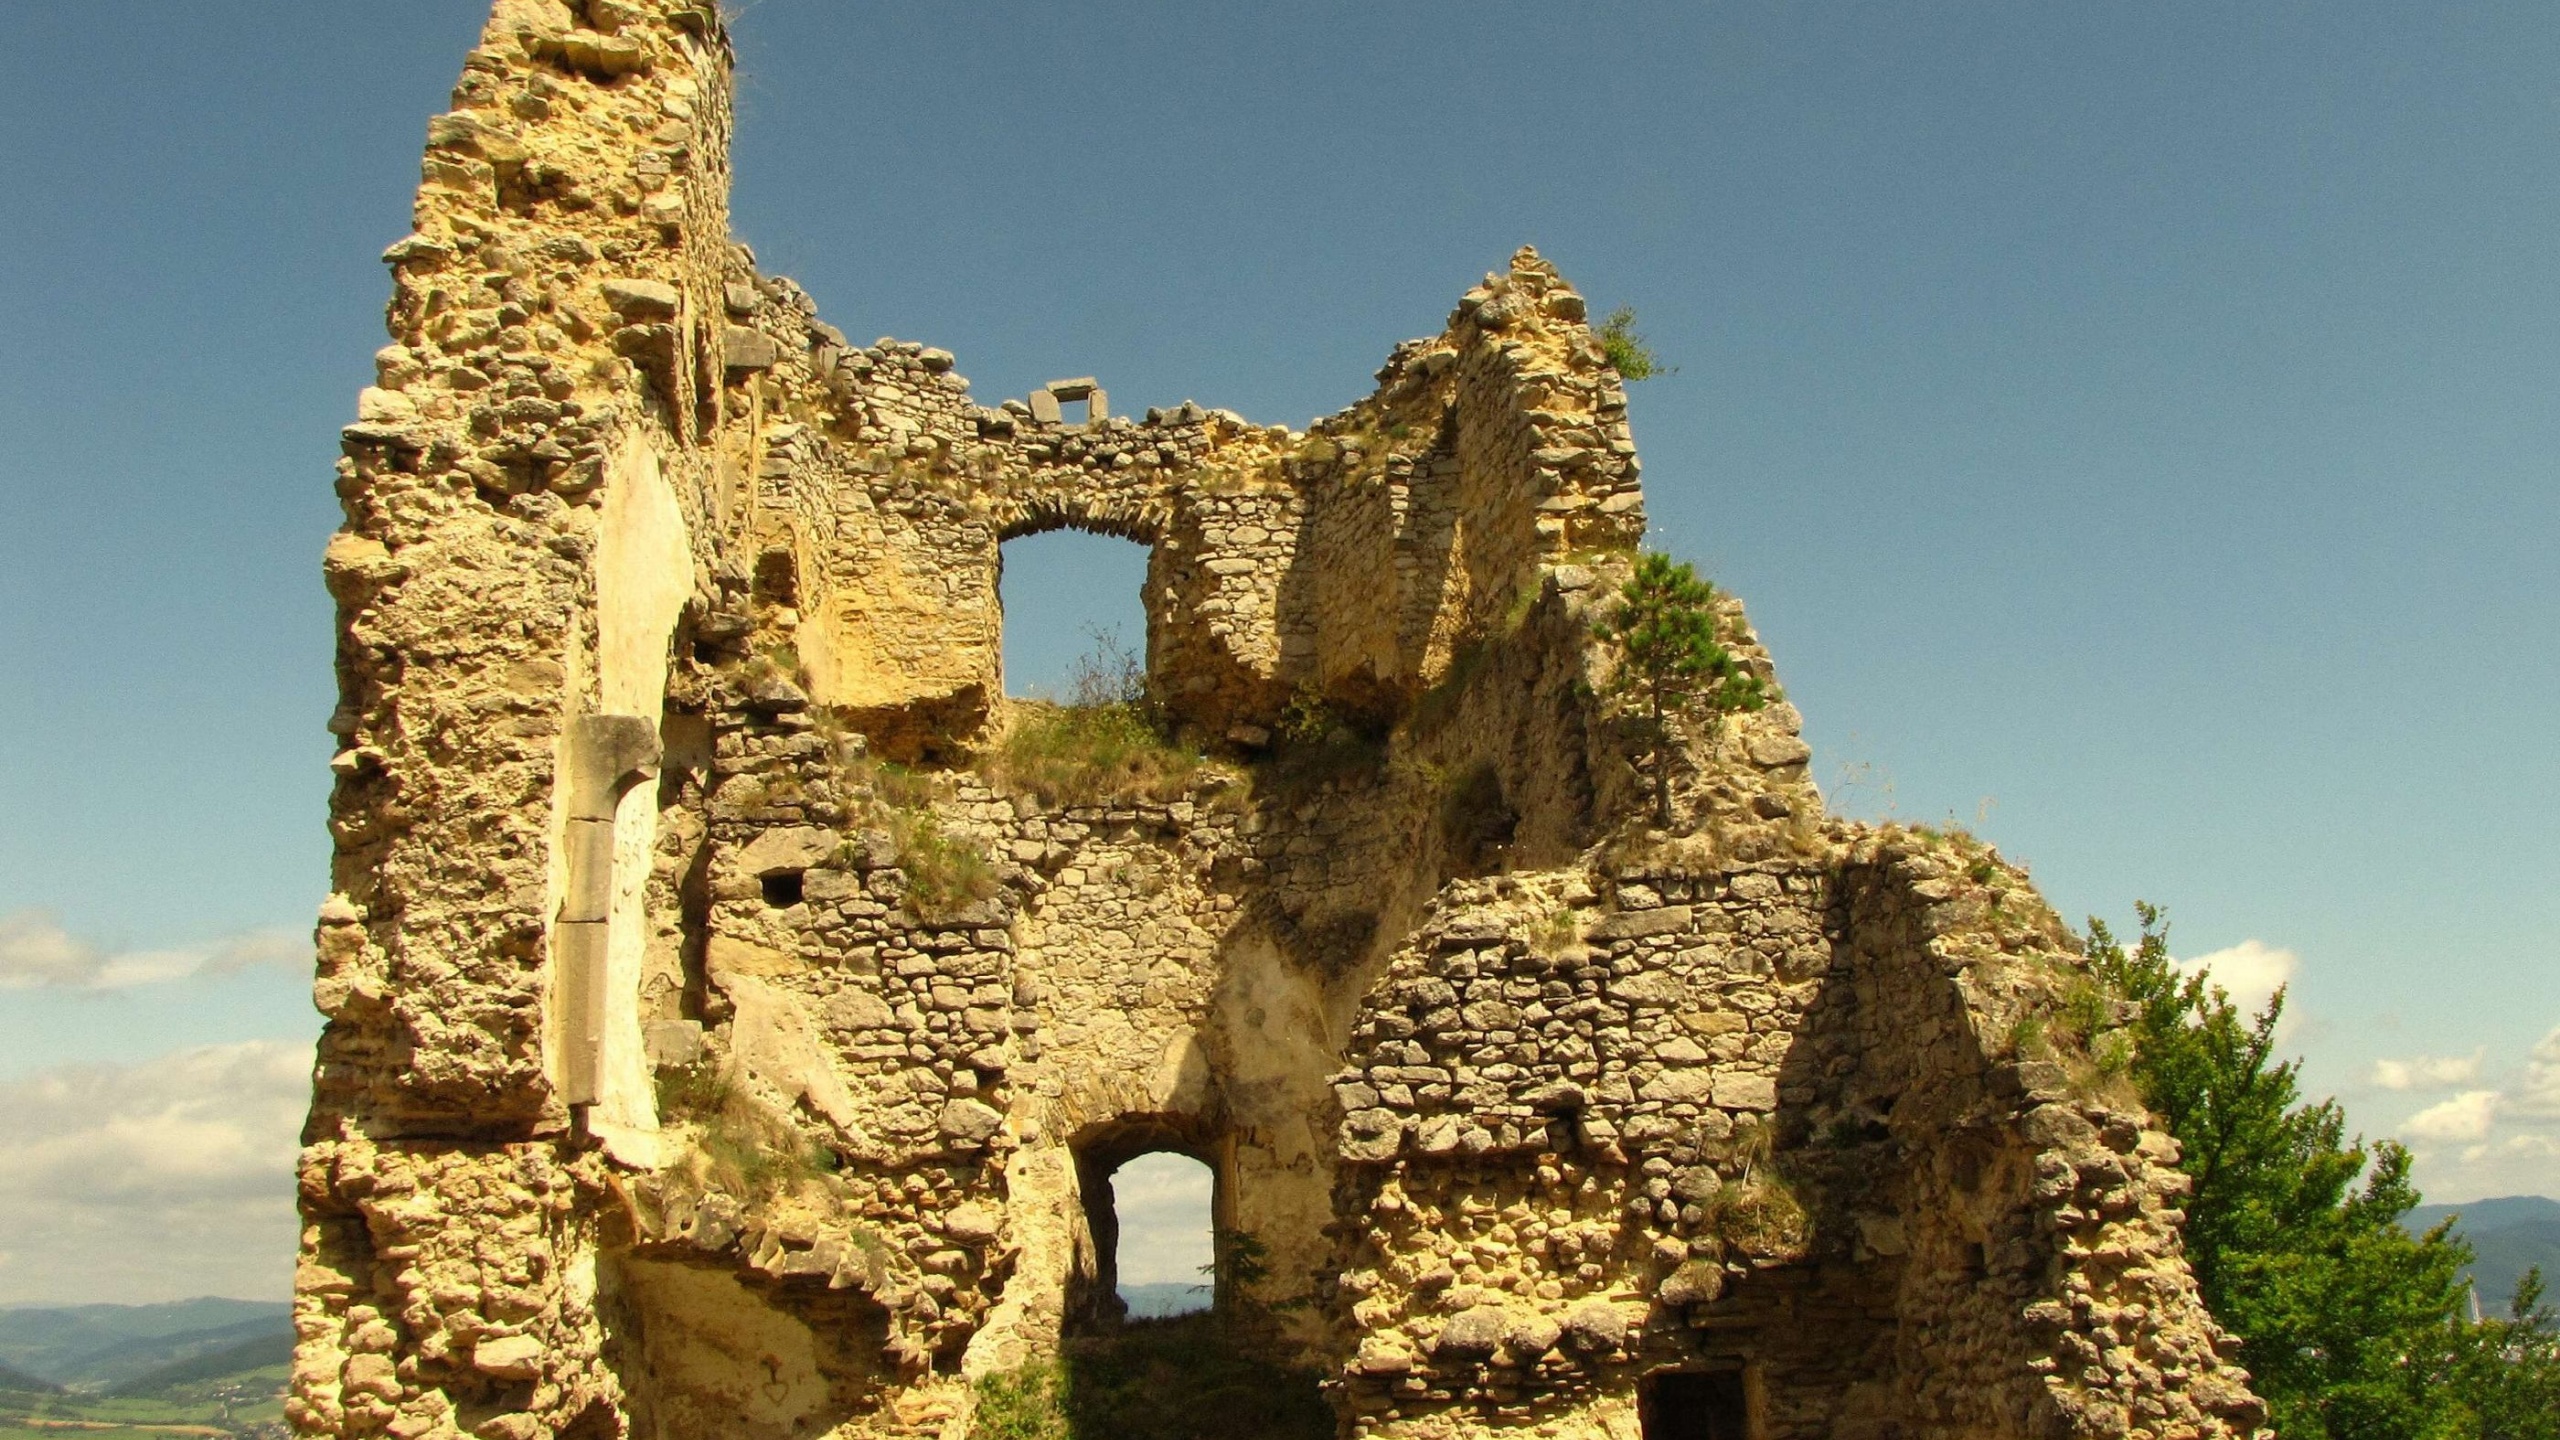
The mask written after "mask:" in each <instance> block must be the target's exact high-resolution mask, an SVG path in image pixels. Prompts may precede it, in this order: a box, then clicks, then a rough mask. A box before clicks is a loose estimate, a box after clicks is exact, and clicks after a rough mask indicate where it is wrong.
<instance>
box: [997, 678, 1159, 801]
mask: <svg viewBox="0 0 2560 1440" xmlns="http://www.w3.org/2000/svg"><path fill="white" fill-rule="evenodd" d="M1204 763H1205V762H1204V761H1203V759H1202V758H1201V756H1200V754H1199V752H1198V751H1195V750H1191V749H1188V748H1186V747H1184V746H1181V745H1177V744H1174V743H1173V742H1172V741H1169V740H1167V739H1165V738H1164V736H1163V735H1162V734H1160V733H1159V732H1158V731H1157V730H1156V729H1155V727H1154V726H1153V725H1150V724H1149V723H1148V722H1147V718H1146V717H1145V716H1144V715H1143V714H1141V713H1140V712H1139V711H1138V709H1137V708H1136V707H1134V706H1129V705H1094V706H1084V705H1049V704H1044V703H1042V702H1039V701H1036V700H1025V701H1016V702H1014V706H1013V714H1012V716H1011V719H1010V723H1009V724H1008V726H1007V728H1006V730H1005V734H1004V738H1003V739H1002V740H1001V741H999V742H998V743H997V745H996V748H995V750H994V752H993V753H992V755H991V756H990V757H989V760H988V763H987V764H986V765H985V766H984V767H983V768H984V769H985V770H986V772H987V779H988V780H989V781H990V782H991V783H993V784H995V785H996V786H998V787H999V788H1003V789H1010V790H1018V791H1029V792H1030V793H1032V794H1034V795H1037V796H1039V797H1040V799H1041V800H1042V801H1043V802H1044V803H1046V804H1051V805H1061V804H1064V805H1104V804H1115V803H1127V802H1130V801H1138V800H1146V801H1155V802H1159V803H1161V802H1163V801H1168V800H1178V799H1180V798H1182V796H1183V795H1184V794H1185V793H1186V792H1187V790H1188V789H1189V787H1190V784H1191V780H1192V777H1193V776H1195V775H1197V774H1198V773H1199V771H1200V768H1201V766H1202V765H1203V764H1204Z"/></svg>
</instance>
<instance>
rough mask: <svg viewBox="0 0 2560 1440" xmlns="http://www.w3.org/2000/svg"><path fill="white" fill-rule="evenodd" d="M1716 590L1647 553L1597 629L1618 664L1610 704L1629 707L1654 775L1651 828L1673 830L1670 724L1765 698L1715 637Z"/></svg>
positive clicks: (1755, 679)
mask: <svg viewBox="0 0 2560 1440" xmlns="http://www.w3.org/2000/svg"><path fill="white" fill-rule="evenodd" d="M1715 598H1716V588H1715V586H1714V585H1712V584H1710V583H1708V582H1707V581H1704V580H1701V579H1699V578H1698V572H1697V570H1696V569H1695V568H1694V567H1692V566H1691V565H1690V564H1689V562H1687V561H1685V560H1674V559H1672V558H1671V557H1670V556H1668V555H1665V554H1662V553H1660V552H1659V551H1648V552H1647V553H1646V554H1645V555H1644V556H1643V557H1642V558H1641V559H1639V560H1638V561H1637V562H1636V568H1635V573H1634V574H1633V575H1630V576H1629V577H1628V578H1627V582H1626V583H1625V584H1624V585H1622V586H1620V587H1619V589H1618V599H1617V604H1616V605H1615V606H1614V607H1613V608H1612V609H1611V610H1610V611H1609V613H1608V615H1607V616H1605V617H1604V618H1602V619H1601V620H1600V621H1599V622H1598V624H1597V625H1596V626H1595V630H1596V633H1597V634H1598V635H1599V637H1600V639H1601V640H1602V641H1604V642H1606V643H1607V644H1608V645H1609V647H1610V648H1611V650H1613V651H1614V652H1615V654H1616V657H1617V662H1618V663H1617V668H1616V670H1615V672H1614V673H1613V674H1612V675H1611V676H1610V680H1609V693H1610V698H1611V699H1613V700H1615V701H1617V702H1618V703H1619V704H1621V705H1623V706H1631V707H1632V708H1633V712H1634V713H1633V714H1632V716H1631V717H1630V718H1631V719H1632V720H1633V721H1634V728H1635V729H1636V731H1637V732H1638V739H1639V741H1640V743H1642V744H1643V745H1644V747H1645V749H1646V751H1647V754H1648V756H1649V758H1650V761H1651V768H1652V771H1653V810H1654V816H1653V818H1654V823H1655V824H1656V825H1657V826H1660V827H1662V828H1664V829H1669V828H1670V826H1671V767H1672V764H1673V762H1674V760H1675V759H1676V758H1677V756H1678V754H1679V737H1678V735H1677V733H1676V732H1675V730H1674V722H1675V721H1676V720H1678V719H1679V718H1680V717H1682V716H1686V715H1693V714H1700V713H1703V714H1705V715H1707V716H1710V717H1713V718H1715V719H1718V720H1721V718H1722V717H1723V716H1725V715H1727V714H1731V713H1733V712H1736V711H1743V710H1757V709H1760V708H1761V707H1762V706H1764V705H1766V704H1768V703H1769V700H1770V693H1769V689H1768V687H1767V686H1766V685H1764V684H1763V683H1762V682H1761V679H1760V677H1759V676H1757V675H1754V674H1753V673H1751V671H1750V670H1749V669H1748V668H1747V667H1745V666H1744V665H1743V663H1742V661H1741V660H1740V659H1739V658H1738V657H1736V656H1735V655H1734V653H1733V652H1732V651H1730V650H1727V649H1726V648H1725V647H1724V645H1723V644H1722V643H1721V642H1720V641H1719V639H1718V637H1717V630H1718V626H1717V622H1716V611H1715Z"/></svg>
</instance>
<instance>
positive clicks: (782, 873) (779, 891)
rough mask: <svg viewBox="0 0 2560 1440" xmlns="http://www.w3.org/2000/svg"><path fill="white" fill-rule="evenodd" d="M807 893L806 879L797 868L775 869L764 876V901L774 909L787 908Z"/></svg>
mask: <svg viewBox="0 0 2560 1440" xmlns="http://www.w3.org/2000/svg"><path fill="white" fill-rule="evenodd" d="M808 895H809V885H808V879H807V877H806V876H804V875H803V874H802V873H801V872H799V871H797V870H776V871H774V872H773V873H772V874H770V875H767V876H765V877H764V903H766V904H767V905H770V906H772V907H773V908H774V909H776V910H787V909H789V908H791V907H792V906H794V905H797V904H799V903H800V902H801V901H802V900H805V899H807V898H808Z"/></svg>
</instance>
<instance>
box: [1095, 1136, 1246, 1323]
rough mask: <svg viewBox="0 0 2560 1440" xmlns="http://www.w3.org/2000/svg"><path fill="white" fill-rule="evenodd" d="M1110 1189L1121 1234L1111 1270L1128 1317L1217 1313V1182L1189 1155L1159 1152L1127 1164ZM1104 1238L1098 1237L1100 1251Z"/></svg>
mask: <svg viewBox="0 0 2560 1440" xmlns="http://www.w3.org/2000/svg"><path fill="white" fill-rule="evenodd" d="M1106 1183H1107V1184H1108V1185H1109V1186H1110V1190H1111V1194H1110V1197H1109V1200H1108V1202H1107V1203H1108V1204H1109V1205H1110V1207H1111V1210H1112V1212H1113V1217H1114V1219H1115V1220H1116V1222H1117V1224H1116V1229H1117V1230H1118V1232H1119V1233H1118V1234H1117V1235H1116V1236H1115V1237H1114V1241H1115V1243H1114V1245H1113V1251H1114V1253H1113V1254H1112V1255H1111V1256H1110V1257H1109V1259H1107V1260H1106V1261H1105V1262H1104V1269H1105V1273H1106V1274H1109V1275H1110V1276H1112V1277H1113V1281H1114V1290H1115V1292H1116V1293H1117V1295H1118V1296H1119V1299H1120V1304H1121V1307H1122V1309H1123V1312H1124V1313H1125V1314H1127V1315H1129V1316H1130V1317H1131V1318H1144V1317H1149V1316H1161V1315H1185V1314H1189V1313H1190V1312H1192V1311H1194V1310H1206V1309H1208V1308H1210V1305H1211V1303H1212V1302H1213V1301H1214V1300H1215V1299H1216V1297H1217V1287H1216V1283H1215V1281H1214V1280H1213V1278H1212V1271H1213V1270H1214V1268H1215V1265H1216V1261H1217V1226H1216V1224H1215V1222H1214V1216H1215V1207H1216V1198H1217V1177H1216V1175H1215V1174H1214V1173H1213V1172H1212V1171H1211V1170H1210V1169H1209V1167H1208V1166H1206V1165H1203V1164H1201V1163H1200V1162H1199V1161H1197V1160H1194V1159H1192V1158H1191V1157H1190V1156H1188V1155H1181V1154H1177V1153H1175V1152H1173V1151H1170V1150H1158V1151H1154V1152H1152V1153H1150V1154H1146V1155H1141V1156H1139V1157H1138V1158H1136V1159H1134V1160H1131V1161H1129V1162H1128V1163H1127V1164H1125V1165H1122V1166H1121V1167H1120V1168H1119V1169H1118V1170H1116V1171H1114V1172H1112V1175H1111V1177H1110V1179H1109V1180H1108V1181H1107V1182H1106ZM1101 1238H1102V1237H1100V1236H1099V1235H1097V1236H1095V1237H1094V1239H1095V1242H1096V1244H1097V1245H1098V1244H1099V1243H1100V1241H1101Z"/></svg>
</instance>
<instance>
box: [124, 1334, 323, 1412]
mask: <svg viewBox="0 0 2560 1440" xmlns="http://www.w3.org/2000/svg"><path fill="white" fill-rule="evenodd" d="M292 1363H293V1332H292V1331H290V1330H284V1331H279V1332H277V1333H275V1334H272V1335H261V1336H259V1337H258V1338H256V1339H254V1340H243V1341H241V1342H240V1343H238V1344H236V1345H226V1346H224V1347H223V1348H221V1349H219V1350H208V1351H206V1352H204V1353H203V1354H201V1355H198V1356H196V1357H194V1358H193V1359H189V1360H181V1361H179V1362H178V1363H176V1364H174V1365H163V1366H161V1367H160V1368H159V1369H157V1370H153V1371H150V1372H148V1373H147V1374H142V1375H137V1376H135V1377H134V1378H133V1379H130V1380H125V1381H120V1382H118V1383H117V1384H116V1385H115V1386H113V1387H112V1388H110V1389H109V1390H108V1391H107V1393H108V1394H109V1395H119V1396H121V1395H172V1394H175V1393H177V1392H178V1391H180V1390H182V1389H184V1388H186V1387H187V1386H190V1385H202V1384H205V1383H207V1382H209V1381H217V1380H230V1379H234V1378H237V1377H240V1376H244V1375H247V1374H248V1373H249V1372H251V1371H255V1370H266V1369H271V1368H274V1367H277V1366H283V1365H290V1364H292Z"/></svg>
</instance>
